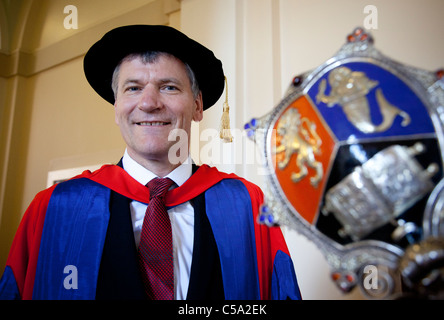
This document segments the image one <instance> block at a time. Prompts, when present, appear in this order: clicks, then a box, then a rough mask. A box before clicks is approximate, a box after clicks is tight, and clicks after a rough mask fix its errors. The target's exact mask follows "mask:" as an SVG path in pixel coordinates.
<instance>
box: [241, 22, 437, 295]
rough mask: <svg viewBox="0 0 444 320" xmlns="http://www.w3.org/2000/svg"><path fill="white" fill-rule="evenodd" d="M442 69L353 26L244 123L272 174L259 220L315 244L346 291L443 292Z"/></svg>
mask: <svg viewBox="0 0 444 320" xmlns="http://www.w3.org/2000/svg"><path fill="white" fill-rule="evenodd" d="M443 75H444V72H443V70H442V69H441V70H438V71H436V72H429V71H425V70H420V69H417V68H414V67H411V66H406V65H403V64H401V63H398V62H396V61H394V60H392V59H390V58H388V57H386V56H384V55H383V54H382V53H381V52H379V51H378V50H376V49H375V47H374V45H373V39H372V36H371V35H370V34H369V33H368V32H366V31H365V30H364V29H362V28H356V29H355V30H354V31H353V32H352V33H351V34H350V35H348V36H347V41H346V43H345V44H344V45H343V46H342V48H341V49H340V50H339V51H338V52H337V53H336V55H335V56H333V57H332V58H331V59H329V60H328V61H327V62H325V63H324V64H322V65H321V66H320V67H318V68H317V69H315V70H312V71H310V72H307V73H305V74H302V75H300V76H297V77H295V78H294V80H293V82H292V83H291V85H290V86H289V88H288V90H287V92H286V94H285V96H284V98H283V99H282V101H281V102H280V103H279V104H278V105H277V106H276V107H275V108H274V109H273V110H272V111H271V112H270V113H269V114H267V115H265V116H263V117H260V118H253V119H252V120H251V121H250V122H249V123H247V124H246V125H245V130H246V131H247V136H248V137H250V138H251V139H252V140H254V141H255V142H256V144H257V145H258V147H259V148H260V151H261V153H262V155H263V157H264V163H265V166H266V168H265V169H266V170H267V172H268V173H269V174H268V175H267V178H266V179H268V181H267V183H266V184H265V187H264V193H265V203H264V204H263V206H262V209H261V213H260V215H259V222H260V223H264V224H267V225H275V224H279V225H285V226H288V227H290V228H293V229H295V230H296V231H298V232H300V233H302V234H304V235H305V236H306V237H307V238H309V239H310V240H312V241H313V242H315V244H316V245H317V246H318V247H319V248H320V249H321V251H322V252H323V254H324V256H325V257H326V260H327V262H328V264H329V266H330V268H331V277H332V281H334V282H336V284H337V285H338V287H339V288H340V289H341V290H343V291H344V292H349V291H350V290H351V289H353V288H354V287H356V286H359V287H360V288H361V290H362V291H363V292H364V294H365V295H366V296H367V297H369V298H384V299H385V298H399V297H406V296H421V297H424V296H426V297H427V298H443V297H444V296H443V292H444V288H443V284H444V280H443V279H444V275H443V270H444V222H443V221H444V195H443V185H444V182H442V178H443V143H444V139H443V128H444V77H443Z"/></svg>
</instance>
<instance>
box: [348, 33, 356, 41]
mask: <svg viewBox="0 0 444 320" xmlns="http://www.w3.org/2000/svg"><path fill="white" fill-rule="evenodd" d="M355 40H356V38H355V37H354V36H353V35H351V34H350V35H349V36H348V37H347V41H348V42H355Z"/></svg>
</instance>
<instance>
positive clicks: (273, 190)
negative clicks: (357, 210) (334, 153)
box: [245, 28, 444, 298]
mask: <svg viewBox="0 0 444 320" xmlns="http://www.w3.org/2000/svg"><path fill="white" fill-rule="evenodd" d="M354 62H359V63H368V64H373V65H377V66H378V67H380V68H383V69H384V70H387V71H388V72H390V73H391V74H393V75H394V76H396V77H397V78H399V79H400V80H401V81H403V82H404V83H405V84H406V85H408V87H410V89H411V90H412V91H413V92H414V93H415V94H416V96H417V97H418V98H419V99H420V100H421V101H422V103H423V104H424V105H425V106H426V108H427V111H428V113H429V116H430V119H431V122H432V123H433V126H434V129H435V133H436V137H435V138H436V140H437V141H438V145H439V149H440V150H439V155H440V157H441V161H440V162H439V163H434V164H432V166H431V167H430V168H428V169H429V171H427V168H424V172H425V174H426V175H427V174H428V177H431V176H433V175H435V174H437V173H436V172H437V171H436V170H437V167H436V165H437V166H438V167H439V169H440V170H441V171H440V172H441V173H439V175H440V177H439V179H441V178H442V176H441V175H442V168H443V161H442V159H444V152H443V150H444V148H443V143H444V136H443V129H444V77H443V71H442V70H438V71H436V72H429V71H425V70H421V69H418V68H415V67H412V66H407V65H404V64H401V63H399V62H396V61H394V60H392V59H390V58H388V57H387V56H385V55H383V54H382V53H381V52H379V51H378V50H377V49H376V48H375V47H374V45H373V38H372V36H371V34H370V33H368V32H366V31H365V30H364V29H362V28H356V29H355V30H354V31H353V32H352V33H351V34H349V35H348V36H347V42H346V43H345V44H344V45H343V46H342V48H340V50H339V51H338V52H337V53H336V54H335V55H334V56H333V57H332V58H330V59H329V60H327V61H326V62H325V63H323V64H322V65H320V66H319V67H318V68H316V69H314V70H312V71H309V72H306V73H304V74H302V75H299V76H296V77H295V78H294V80H293V82H292V84H291V85H290V86H289V88H288V89H287V92H286V93H285V95H284V97H283V99H282V101H281V102H280V103H279V104H278V105H277V106H276V107H275V108H274V109H273V110H272V111H271V112H270V113H268V114H266V115H264V116H262V117H260V118H253V119H252V120H251V121H250V122H249V123H247V124H246V125H245V130H246V132H247V136H248V137H249V138H250V139H252V140H253V141H255V143H256V144H257V146H258V147H259V149H260V151H261V154H262V156H263V157H264V162H263V163H265V168H264V169H265V170H266V171H267V173H268V174H267V175H266V183H265V184H264V187H263V191H264V195H265V203H264V205H263V207H262V209H261V213H260V216H259V218H258V220H259V222H260V223H263V224H266V225H269V226H273V225H284V226H288V227H290V228H292V229H294V230H296V231H297V232H299V233H301V234H303V235H304V236H306V237H307V238H308V239H309V240H311V241H313V242H314V243H315V244H316V245H317V246H318V247H319V248H320V250H321V251H322V253H323V255H324V256H325V258H326V260H327V262H328V264H329V266H330V269H331V276H332V280H333V281H335V282H336V284H337V285H338V288H340V289H341V290H342V291H344V292H350V291H351V290H352V289H353V288H354V287H355V286H359V287H360V288H361V290H362V292H363V293H364V294H365V295H366V296H367V297H369V298H387V297H393V296H394V295H396V294H397V293H399V292H401V285H402V284H401V283H402V282H404V279H403V270H402V269H401V268H400V265H401V263H400V262H401V260H402V259H404V260H405V259H406V258H405V255H406V251H407V249H408V246H407V247H401V246H398V245H396V244H393V243H390V242H387V241H382V240H378V239H365V237H364V238H363V239H361V238H360V234H355V236H357V238H355V239H354V240H351V241H349V242H347V243H346V244H341V243H338V242H337V241H334V240H332V238H331V237H329V236H327V235H326V234H325V233H324V232H322V231H320V230H319V229H318V228H317V227H316V226H315V225H313V224H311V223H309V222H308V221H307V220H306V219H304V218H303V217H302V216H301V214H300V213H299V212H298V211H297V210H296V209H295V208H294V206H293V205H292V203H290V201H289V200H288V198H287V196H286V194H285V192H284V189H283V187H282V186H281V184H280V181H279V179H278V178H277V175H276V170H278V168H277V164H276V160H275V157H274V155H276V150H277V149H276V142H273V141H275V139H276V134H277V133H276V130H275V129H274V128H275V127H276V125H277V124H278V123H277V121H281V120H280V119H282V115H283V113H284V112H285V111H286V110H289V108H290V105H291V104H292V103H293V102H294V101H295V100H297V99H299V98H300V97H301V96H304V95H308V92H309V90H310V89H311V88H312V87H313V86H314V85H315V84H317V85H319V88H320V80H321V78H322V77H323V76H326V75H327V73H329V72H330V71H332V70H334V69H338V68H339V67H341V66H344V65H348V64H350V63H354ZM320 91H321V90H320V89H319V92H320ZM318 94H319V93H318ZM282 121H283V120H282ZM308 122H309V121H308V120H307V123H308ZM305 132H306V133H307V132H308V133H310V132H309V130H305ZM293 156H294V154H293ZM385 156H386V155H385ZM331 161H333V160H331ZM323 169H324V171H323V172H322V173H323V175H324V176H323V177H324V178H325V177H326V176H328V174H329V171H328V170H330V169H331V164H330V165H329V166H328V167H327V168H325V166H324V168H323ZM373 170H374V168H372V170H371V171H372V172H373ZM418 174H422V173H421V172H419V173H418ZM426 178H427V177H426ZM327 179H328V178H327ZM436 179H437V178H436V176H435V180H436ZM295 180H296V178H295ZM435 185H436V186H435ZM323 188H324V190H323V191H322V193H323V195H324V198H323V199H324V200H325V194H326V192H327V190H326V185H325V184H324V186H323ZM401 189H403V188H401ZM431 189H433V191H431ZM443 192H444V182H443V181H441V182H440V183H434V184H433V186H432V187H430V186H429V187H428V189H426V190H425V191H424V195H425V196H426V197H428V199H429V200H428V202H427V204H426V206H425V209H424V212H423V213H422V212H421V213H420V214H422V215H423V218H422V226H419V227H420V228H422V235H421V237H420V239H416V240H415V241H413V242H412V243H410V246H411V245H413V244H416V243H419V242H421V241H423V240H425V239H428V238H431V237H442V236H443V234H444V223H443V220H444V214H443V212H444V195H443ZM429 195H430V196H429ZM320 211H321V204H320V203H319V204H318V214H320ZM394 218H396V216H395V215H394ZM401 221H402V220H401ZM385 222H387V221H385ZM352 227H353V226H352ZM352 227H351V228H352ZM408 227H409V226H408V225H405V226H400V228H399V230H397V231H398V232H400V233H401V234H402V236H404V235H405V234H407V233H409V232H412V231H414V228H413V229H411V228H410V229H409V228H408ZM410 227H412V226H411V225H410ZM438 247H439V246H438ZM405 263H407V262H405ZM407 264H408V263H407ZM369 267H374V268H376V269H370V271H369ZM372 270H373V271H372ZM375 271H376V274H375V273H374V274H373V276H377V277H373V278H372V277H371V272H375ZM370 278H371V279H370ZM372 281H373V283H371V282H372ZM375 281H377V282H375Z"/></svg>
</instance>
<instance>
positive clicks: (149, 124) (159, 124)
mask: <svg viewBox="0 0 444 320" xmlns="http://www.w3.org/2000/svg"><path fill="white" fill-rule="evenodd" d="M170 123H171V122H162V121H147V122H137V123H136V124H137V125H139V126H145V127H162V126H167V125H169V124H170Z"/></svg>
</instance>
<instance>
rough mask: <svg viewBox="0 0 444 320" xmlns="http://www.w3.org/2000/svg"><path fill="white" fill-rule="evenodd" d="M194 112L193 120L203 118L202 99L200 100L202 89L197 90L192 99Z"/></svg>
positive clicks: (197, 120)
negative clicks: (194, 97)
mask: <svg viewBox="0 0 444 320" xmlns="http://www.w3.org/2000/svg"><path fill="white" fill-rule="evenodd" d="M194 106H195V109H194V113H193V120H194V121H196V122H199V121H201V120H202V119H203V100H202V91H200V92H199V94H198V95H197V97H196V99H195V100H194Z"/></svg>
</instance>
